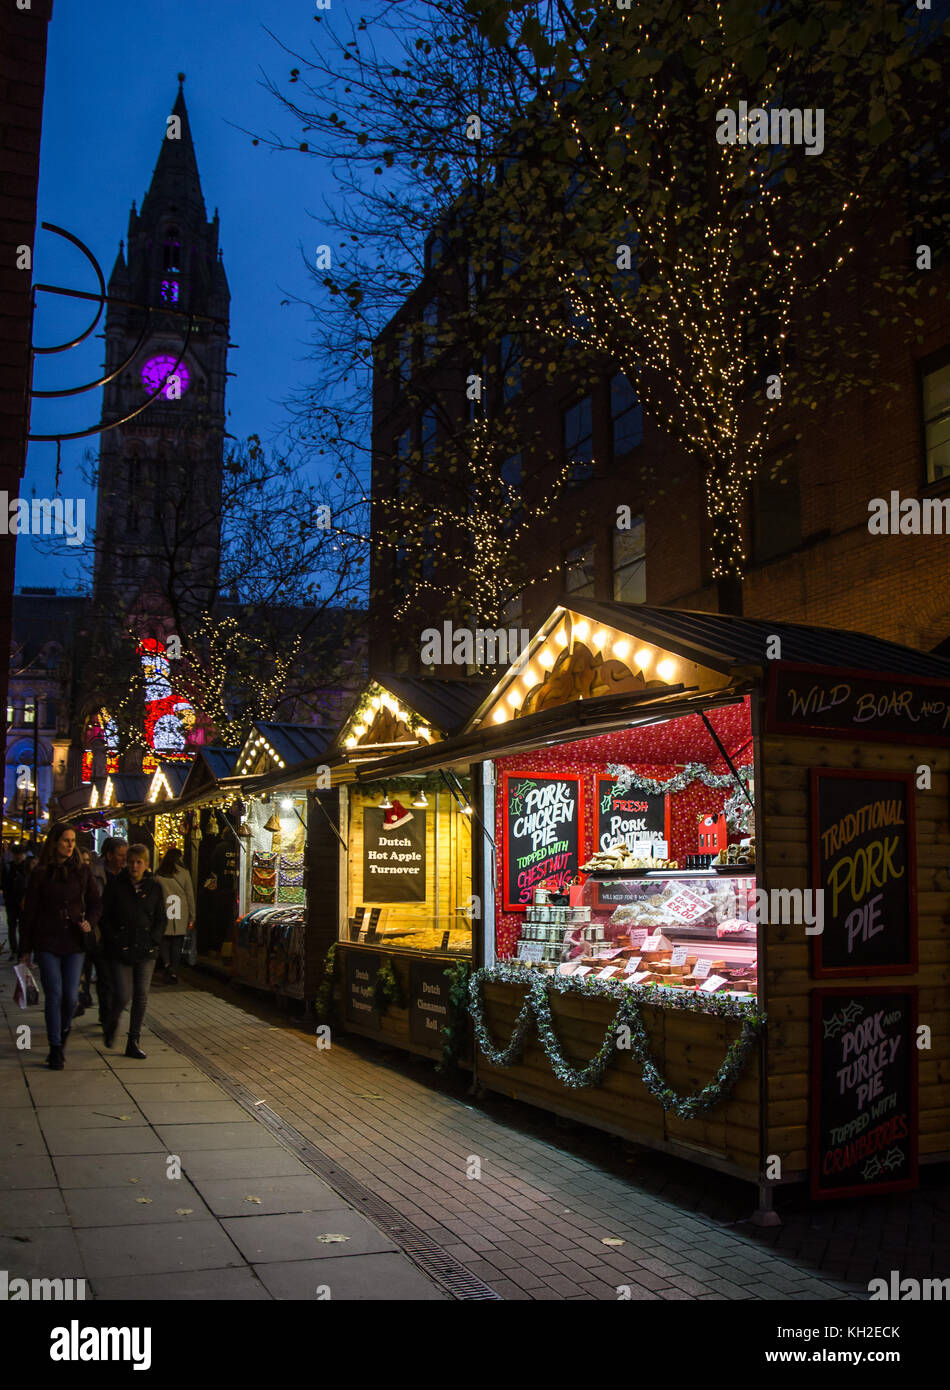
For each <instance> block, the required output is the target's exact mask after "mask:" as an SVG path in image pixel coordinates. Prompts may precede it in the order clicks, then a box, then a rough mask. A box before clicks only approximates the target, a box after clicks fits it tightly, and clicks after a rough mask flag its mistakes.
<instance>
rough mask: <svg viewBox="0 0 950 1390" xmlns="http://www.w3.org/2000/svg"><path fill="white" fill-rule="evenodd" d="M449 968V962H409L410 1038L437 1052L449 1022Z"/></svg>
mask: <svg viewBox="0 0 950 1390" xmlns="http://www.w3.org/2000/svg"><path fill="white" fill-rule="evenodd" d="M447 968H448V962H447V961H435V962H429V961H422V960H413V961H410V962H409V1037H410V1040H411V1041H412V1042H414V1043H418V1044H420V1046H422V1047H431V1048H433V1049H435V1050H436V1051H438V1050H440V1049H441V1047H442V1029H443V1028H444V1027H445V1025H446V1024H447V1023H448V1021H449V988H450V985H449V979H448V976H447V975H446V973H445V972H446V969H447ZM459 1026H461V1025H459Z"/></svg>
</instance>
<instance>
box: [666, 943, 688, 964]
mask: <svg viewBox="0 0 950 1390" xmlns="http://www.w3.org/2000/svg"><path fill="white" fill-rule="evenodd" d="M688 950H689V947H688V946H674V947H673V959H672V960H671V961H670V965H685V964H686V952H687V951H688Z"/></svg>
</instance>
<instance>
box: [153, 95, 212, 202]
mask: <svg viewBox="0 0 950 1390" xmlns="http://www.w3.org/2000/svg"><path fill="white" fill-rule="evenodd" d="M184 82H185V74H184V73H183V72H180V73H179V74H178V94H177V96H176V97H175V103H174V105H173V106H172V109H171V114H170V116H169V117H168V119H167V121H166V128H165V138H164V139H163V140H162V147H161V150H160V151H159V155H158V160H157V161H156V164H155V172H154V173H153V174H152V182H151V184H150V186H149V190H148V192H147V193H146V195H145V200H144V202H143V203H142V217H143V218H145V219H149V218H150V217H152V216H155V215H161V214H162V213H164V212H165V211H167V210H168V208H169V207H172V208H174V209H175V210H176V211H177V212H178V214H179V215H180V216H182V217H183V218H184V217H187V215H188V214H189V213H191V214H193V215H194V216H195V217H196V218H199V217H200V219H201V221H202V222H204V221H205V219H206V213H205V204H204V197H203V196H202V193H201V180H200V178H199V176H198V160H197V158H196V157H195V146H194V142H193V140H192V136H191V125H190V124H189V121H188V108H187V107H186V105H185V91H184Z"/></svg>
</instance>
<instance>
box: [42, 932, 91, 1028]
mask: <svg viewBox="0 0 950 1390" xmlns="http://www.w3.org/2000/svg"><path fill="white" fill-rule="evenodd" d="M85 958H86V957H85V953H84V952H83V951H75V952H72V953H71V954H70V955H68V956H54V955H53V952H52V951H37V953H36V959H37V962H38V964H39V967H40V978H41V979H42V981H43V1010H44V1013H45V1014H46V1036H47V1038H48V1039H49V1045H50V1047H62V1045H63V1038H64V1037H65V1035H66V1034H67V1033H68V1032H69V1030H70V1027H71V1026H72V1021H73V1014H74V1013H75V1012H76V1004H77V1002H78V999H79V977H80V975H81V974H82V965H83V961H84V960H85Z"/></svg>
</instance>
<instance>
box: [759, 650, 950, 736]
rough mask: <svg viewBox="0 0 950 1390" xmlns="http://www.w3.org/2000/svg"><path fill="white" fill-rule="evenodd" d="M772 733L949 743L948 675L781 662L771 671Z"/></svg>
mask: <svg viewBox="0 0 950 1390" xmlns="http://www.w3.org/2000/svg"><path fill="white" fill-rule="evenodd" d="M766 727H767V728H768V730H769V732H770V733H789V734H825V735H827V736H829V737H830V738H851V739H853V738H861V739H886V740H887V741H888V742H891V743H950V680H947V681H929V680H925V679H922V678H921V677H918V676H914V677H903V676H886V675H879V674H877V673H876V672H871V671H837V670H827V669H823V668H821V667H812V666H795V665H786V664H785V663H781V664H779V665H776V666H773V667H772V669H771V671H770V673H769V689H768V703H767V715H766Z"/></svg>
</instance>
